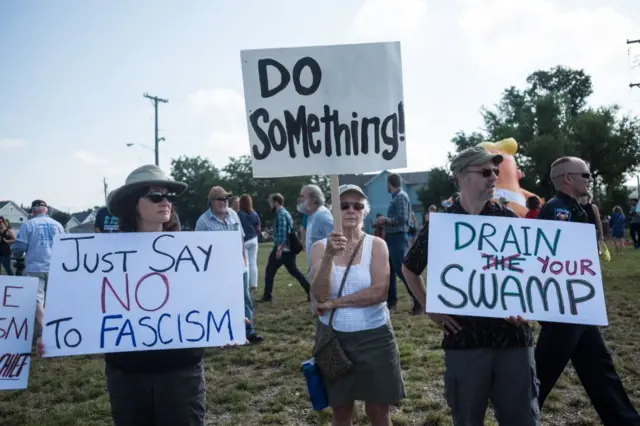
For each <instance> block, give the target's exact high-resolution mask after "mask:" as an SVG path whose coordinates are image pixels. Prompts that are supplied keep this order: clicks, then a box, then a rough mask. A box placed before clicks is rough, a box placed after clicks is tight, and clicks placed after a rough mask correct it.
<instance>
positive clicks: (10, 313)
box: [0, 275, 38, 390]
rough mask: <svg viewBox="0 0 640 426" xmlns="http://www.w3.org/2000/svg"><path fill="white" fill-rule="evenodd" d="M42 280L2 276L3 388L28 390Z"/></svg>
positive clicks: (0, 359) (0, 342) (0, 346)
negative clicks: (39, 283) (39, 286)
mask: <svg viewBox="0 0 640 426" xmlns="http://www.w3.org/2000/svg"><path fill="white" fill-rule="evenodd" d="M37 296H38V279H37V278H34V277H16V276H5V275H2V276H0V390H9V389H26V388H27V383H28V382H29V366H30V365H31V342H32V340H33V327H34V324H35V315H36V300H37Z"/></svg>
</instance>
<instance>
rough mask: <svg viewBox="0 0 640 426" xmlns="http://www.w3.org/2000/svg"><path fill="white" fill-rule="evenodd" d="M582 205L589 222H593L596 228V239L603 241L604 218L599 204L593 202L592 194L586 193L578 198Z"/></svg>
mask: <svg viewBox="0 0 640 426" xmlns="http://www.w3.org/2000/svg"><path fill="white" fill-rule="evenodd" d="M578 203H579V204H580V207H582V209H583V210H584V211H585V212H586V213H587V218H588V223H591V224H593V225H594V226H595V228H596V240H597V241H602V240H603V239H604V238H603V233H602V220H601V219H600V210H599V209H598V206H596V204H595V203H594V202H593V199H592V196H591V194H587V195H584V196H582V197H580V199H579V200H578Z"/></svg>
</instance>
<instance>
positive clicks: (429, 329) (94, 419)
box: [0, 245, 640, 426]
mask: <svg viewBox="0 0 640 426" xmlns="http://www.w3.org/2000/svg"><path fill="white" fill-rule="evenodd" d="M269 249H270V246H264V245H263V246H261V248H260V267H261V269H260V273H261V274H262V272H263V271H264V266H265V264H266V259H267V256H268V254H269ZM298 263H299V264H300V265H301V266H302V265H304V264H305V260H304V258H303V257H302V256H301V258H300V259H299V260H298ZM603 274H604V284H605V288H606V294H607V302H608V314H609V321H610V327H608V328H606V329H604V331H603V332H604V336H605V338H606V340H607V343H608V345H609V348H610V349H611V351H612V352H613V353H614V359H615V363H616V366H617V368H618V372H619V374H620V375H621V376H622V377H623V380H624V384H625V386H626V388H627V391H628V392H629V394H630V396H631V398H632V400H633V401H634V403H635V405H636V407H638V408H640V362H638V353H640V314H639V313H638V303H639V302H640V280H639V279H638V277H639V276H640V250H637V251H636V250H633V249H630V248H629V249H627V251H626V253H625V255H624V256H623V257H614V258H613V260H612V261H611V262H610V263H607V264H603ZM259 286H260V291H259V293H258V294H256V295H255V296H256V297H259V296H260V295H261V289H262V286H263V282H262V276H261V281H260V284H259ZM400 287H403V286H402V285H400ZM400 287H399V288H400ZM400 299H401V303H400V304H399V306H398V311H397V313H395V314H394V315H393V316H392V321H393V326H394V328H395V330H396V334H397V339H398V345H399V348H400V355H401V360H402V368H403V371H404V380H405V384H406V388H407V398H406V399H405V400H403V401H402V404H401V406H400V407H398V408H397V409H394V410H393V424H394V425H430V426H435V425H450V424H451V420H450V416H449V414H448V407H447V405H446V403H445V401H444V398H443V381H442V372H443V353H442V350H440V348H439V345H440V339H441V334H440V332H439V331H438V330H437V329H436V327H435V326H434V325H433V324H432V323H431V322H430V321H429V320H428V318H427V317H426V316H422V317H413V316H410V315H409V314H408V311H409V308H410V304H409V300H408V297H407V296H406V295H405V294H404V291H403V293H402V296H401V298H400ZM305 301H306V297H305V296H304V293H303V291H302V289H301V288H300V287H299V285H298V284H297V282H293V279H291V278H290V277H289V275H288V274H287V273H286V271H285V270H284V268H282V270H281V271H280V272H279V273H278V276H277V280H276V286H275V293H274V301H273V302H272V303H271V304H257V305H256V307H255V310H256V318H255V323H256V327H257V330H258V332H259V333H260V334H262V335H263V336H264V337H265V341H264V342H263V343H262V344H260V345H257V346H251V347H239V348H233V349H230V350H225V351H221V350H219V349H208V350H207V354H206V380H207V424H211V425H242V426H249V425H325V424H328V423H330V419H331V417H330V411H329V410H326V412H323V413H319V414H318V413H315V412H314V411H312V410H311V409H310V404H309V402H308V397H307V393H306V387H305V382H304V379H303V377H302V375H301V373H300V364H301V362H302V361H303V360H305V359H308V358H309V356H310V352H311V347H312V340H313V335H314V330H315V327H314V320H313V318H312V317H311V315H310V313H309V308H308V305H307V303H306V302H305ZM110 424H111V419H110V414H109V399H108V395H107V393H106V387H105V380H104V362H103V360H102V358H101V357H100V356H91V357H71V358H55V359H45V360H40V359H35V360H34V361H33V364H32V366H31V377H30V383H29V389H28V390H26V391H19V392H0V425H3V426H4V425H6V426H14V425H15V426H22V425H34V426H35V425H37V426H69V425H82V426H90V425H110ZM354 424H358V425H365V424H367V421H366V417H365V415H364V411H363V409H362V407H358V410H357V414H356V418H355V419H354ZM486 424H489V425H490V424H494V422H493V418H492V414H490V413H488V415H487V423H486ZM543 424H544V425H562V426H568V425H574V426H578V425H584V426H586V425H598V424H600V423H599V421H598V419H597V416H596V414H595V412H594V411H593V409H592V408H591V406H590V404H589V400H588V399H587V397H586V395H585V393H584V391H583V390H582V387H581V385H580V382H579V380H578V378H577V376H576V374H575V373H574V371H573V370H572V369H571V368H568V369H567V370H566V372H565V374H564V375H563V376H562V378H561V379H560V381H559V382H558V384H557V386H556V388H555V390H554V391H553V393H552V394H551V395H550V396H549V399H548V402H547V404H546V406H545V410H544V412H543Z"/></svg>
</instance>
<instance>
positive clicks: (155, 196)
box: [144, 191, 178, 204]
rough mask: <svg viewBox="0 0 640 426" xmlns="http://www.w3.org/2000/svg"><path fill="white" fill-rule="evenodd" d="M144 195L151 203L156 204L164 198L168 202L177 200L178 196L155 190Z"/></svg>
mask: <svg viewBox="0 0 640 426" xmlns="http://www.w3.org/2000/svg"><path fill="white" fill-rule="evenodd" d="M144 197H145V198H146V199H147V200H149V201H151V202H152V203H156V204H157V203H159V202H161V201H162V200H164V199H166V200H167V201H168V202H170V203H175V202H176V201H177V200H178V197H177V196H175V195H174V194H165V193H163V192H157V191H153V192H149V193H148V194H147V195H145V196H144Z"/></svg>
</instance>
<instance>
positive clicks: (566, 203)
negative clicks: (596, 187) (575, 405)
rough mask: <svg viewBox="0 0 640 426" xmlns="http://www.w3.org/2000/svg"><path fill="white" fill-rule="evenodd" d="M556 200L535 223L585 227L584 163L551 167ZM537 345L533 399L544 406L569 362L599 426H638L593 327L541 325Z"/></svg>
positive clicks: (568, 160) (587, 180)
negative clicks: (582, 202) (537, 385)
mask: <svg viewBox="0 0 640 426" xmlns="http://www.w3.org/2000/svg"><path fill="white" fill-rule="evenodd" d="M550 176H551V182H552V183H553V186H554V188H555V190H556V195H555V196H554V197H553V198H552V199H551V200H549V201H548V202H546V203H545V205H544V206H542V208H541V209H540V214H539V215H538V219H545V220H560V221H565V222H578V223H588V222H589V215H588V213H587V212H585V211H584V209H583V208H582V207H581V206H580V204H579V202H578V200H579V199H580V197H584V196H588V195H589V186H590V185H591V183H592V181H593V179H592V177H591V172H590V171H589V167H588V166H587V164H586V163H585V162H584V160H582V159H580V158H577V157H562V158H559V159H557V160H556V161H554V162H553V164H552V165H551V173H550ZM540 325H541V326H542V327H541V330H540V335H539V336H538V343H537V345H536V367H537V375H538V379H539V380H540V393H539V396H538V399H539V401H540V407H542V406H543V404H544V402H545V400H546V399H547V396H548V395H549V392H551V389H553V386H554V385H555V384H556V381H557V380H558V378H559V377H560V375H561V374H562V372H563V371H564V369H565V367H566V366H567V363H568V362H569V360H571V364H572V365H573V367H574V368H575V370H576V373H577V374H578V377H579V378H580V382H582V386H583V387H584V389H585V391H586V392H587V395H588V396H589V399H590V400H591V403H592V404H593V407H594V408H595V410H596V412H597V413H598V416H600V420H601V421H602V423H603V424H604V426H614V425H615V426H632V425H633V426H638V425H640V416H639V415H638V413H637V412H636V410H635V408H634V407H633V405H632V404H631V401H630V400H629V397H628V396H627V393H626V391H625V390H624V386H623V385H622V382H621V381H620V378H619V377H618V373H617V372H616V369H615V366H614V364H613V359H612V358H611V354H610V353H609V351H608V350H607V347H606V345H605V343H604V340H603V339H602V335H601V334H600V329H599V328H598V327H597V326H593V325H581V324H564V323H551V322H544V323H541V324H540Z"/></svg>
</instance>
